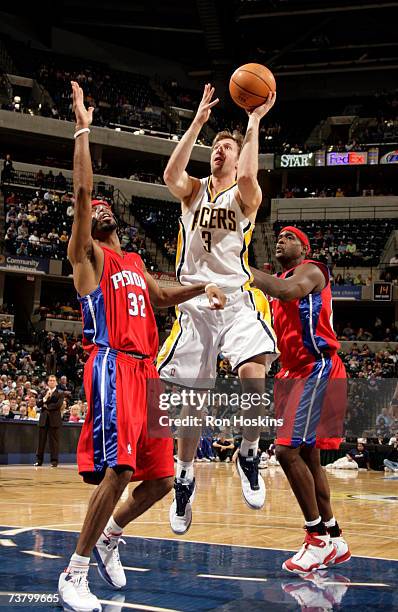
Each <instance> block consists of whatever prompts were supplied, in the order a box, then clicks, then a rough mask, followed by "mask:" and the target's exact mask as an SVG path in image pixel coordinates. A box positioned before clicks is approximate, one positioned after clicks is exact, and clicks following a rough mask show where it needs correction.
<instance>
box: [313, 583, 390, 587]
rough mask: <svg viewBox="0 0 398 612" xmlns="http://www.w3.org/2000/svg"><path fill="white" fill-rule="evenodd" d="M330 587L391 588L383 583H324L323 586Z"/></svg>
mask: <svg viewBox="0 0 398 612" xmlns="http://www.w3.org/2000/svg"><path fill="white" fill-rule="evenodd" d="M325 584H326V585H328V586H332V585H333V586H336V585H337V586H345V587H352V586H363V587H391V585H390V584H383V583H382V582H322V586H324V585H325Z"/></svg>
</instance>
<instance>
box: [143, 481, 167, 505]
mask: <svg viewBox="0 0 398 612" xmlns="http://www.w3.org/2000/svg"><path fill="white" fill-rule="evenodd" d="M173 484H174V479H173V477H172V476H169V477H167V478H159V479H157V480H147V481H146V483H145V485H146V486H145V488H146V494H147V495H148V497H150V499H151V500H152V502H153V503H155V502H157V501H159V500H160V499H162V498H163V497H164V496H165V495H167V493H169V492H170V491H171V489H172V488H173Z"/></svg>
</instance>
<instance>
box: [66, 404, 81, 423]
mask: <svg viewBox="0 0 398 612" xmlns="http://www.w3.org/2000/svg"><path fill="white" fill-rule="evenodd" d="M80 420H81V415H80V410H79V406H78V405H77V404H74V405H73V406H71V408H70V416H69V423H79V422H80Z"/></svg>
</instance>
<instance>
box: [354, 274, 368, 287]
mask: <svg viewBox="0 0 398 612" xmlns="http://www.w3.org/2000/svg"><path fill="white" fill-rule="evenodd" d="M364 284H365V281H364V279H363V278H362V274H357V275H356V276H355V277H354V280H353V285H364Z"/></svg>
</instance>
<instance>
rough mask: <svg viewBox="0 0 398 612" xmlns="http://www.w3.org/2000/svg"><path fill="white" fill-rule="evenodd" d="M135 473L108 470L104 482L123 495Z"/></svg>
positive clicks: (123, 470) (118, 469) (126, 470)
mask: <svg viewBox="0 0 398 612" xmlns="http://www.w3.org/2000/svg"><path fill="white" fill-rule="evenodd" d="M132 474H133V471H132V470H131V469H120V468H108V469H107V470H106V473H105V478H104V480H106V481H107V483H108V484H109V486H111V487H112V488H113V489H114V490H115V492H117V493H118V494H119V495H121V494H122V493H123V491H124V489H125V488H126V486H127V485H128V484H129V482H130V480H131V476H132Z"/></svg>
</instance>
